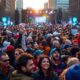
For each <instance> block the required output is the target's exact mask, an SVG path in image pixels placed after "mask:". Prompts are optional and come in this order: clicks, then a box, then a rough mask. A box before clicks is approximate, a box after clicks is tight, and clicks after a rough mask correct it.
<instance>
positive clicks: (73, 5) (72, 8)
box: [69, 0, 80, 21]
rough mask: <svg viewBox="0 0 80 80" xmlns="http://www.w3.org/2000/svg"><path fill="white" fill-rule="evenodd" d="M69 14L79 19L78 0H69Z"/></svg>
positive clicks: (79, 7)
mask: <svg viewBox="0 0 80 80" xmlns="http://www.w3.org/2000/svg"><path fill="white" fill-rule="evenodd" d="M69 12H70V16H75V17H78V20H79V21H80V0H76V1H75V0H69Z"/></svg>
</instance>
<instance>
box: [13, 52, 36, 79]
mask: <svg viewBox="0 0 80 80" xmlns="http://www.w3.org/2000/svg"><path fill="white" fill-rule="evenodd" d="M34 67H35V66H34V63H33V56H32V55H30V54H26V53H24V54H23V55H20V57H19V58H18V60H17V70H16V71H15V72H14V73H13V75H12V80H16V79H18V80H32V79H33V73H34Z"/></svg>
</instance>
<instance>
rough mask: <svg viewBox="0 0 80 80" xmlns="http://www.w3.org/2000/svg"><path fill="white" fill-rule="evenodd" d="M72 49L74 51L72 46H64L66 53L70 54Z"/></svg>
mask: <svg viewBox="0 0 80 80" xmlns="http://www.w3.org/2000/svg"><path fill="white" fill-rule="evenodd" d="M71 49H72V46H71V45H65V46H64V51H66V52H70V51H71Z"/></svg>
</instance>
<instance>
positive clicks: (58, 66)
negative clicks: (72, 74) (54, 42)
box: [50, 48, 65, 75]
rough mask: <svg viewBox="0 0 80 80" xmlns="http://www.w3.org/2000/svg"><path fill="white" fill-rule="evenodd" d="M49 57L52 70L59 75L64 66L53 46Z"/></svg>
mask: <svg viewBox="0 0 80 80" xmlns="http://www.w3.org/2000/svg"><path fill="white" fill-rule="evenodd" d="M50 58H51V62H52V67H53V70H54V71H55V72H56V73H57V74H58V75H60V73H61V72H62V70H63V69H64V68H65V64H64V63H63V62H62V60H61V56H60V52H59V50H58V49H57V48H54V49H52V50H51V52H50Z"/></svg>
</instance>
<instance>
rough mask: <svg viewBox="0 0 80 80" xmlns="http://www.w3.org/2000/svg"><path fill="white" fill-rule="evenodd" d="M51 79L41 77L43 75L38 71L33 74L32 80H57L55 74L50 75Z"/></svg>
mask: <svg viewBox="0 0 80 80" xmlns="http://www.w3.org/2000/svg"><path fill="white" fill-rule="evenodd" d="M52 75H53V76H52V77H48V76H46V77H45V76H43V74H41V73H40V71H38V72H37V73H36V74H35V77H34V80H59V79H58V76H57V75H56V74H55V73H52Z"/></svg>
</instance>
